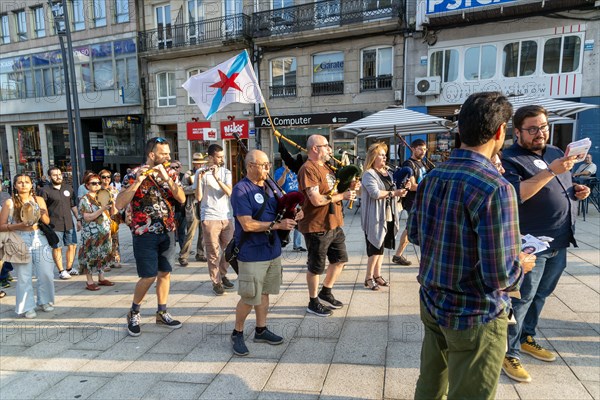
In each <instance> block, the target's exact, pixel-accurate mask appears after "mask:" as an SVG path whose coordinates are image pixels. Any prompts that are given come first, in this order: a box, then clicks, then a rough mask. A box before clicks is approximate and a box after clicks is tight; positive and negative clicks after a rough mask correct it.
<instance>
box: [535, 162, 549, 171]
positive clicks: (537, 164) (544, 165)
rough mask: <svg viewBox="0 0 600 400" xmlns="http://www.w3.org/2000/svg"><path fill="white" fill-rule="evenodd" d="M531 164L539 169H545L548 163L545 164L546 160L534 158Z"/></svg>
mask: <svg viewBox="0 0 600 400" xmlns="http://www.w3.org/2000/svg"><path fill="white" fill-rule="evenodd" d="M533 165H535V166H536V167H538V168H539V169H546V168H548V164H546V162H545V161H544V160H534V161H533Z"/></svg>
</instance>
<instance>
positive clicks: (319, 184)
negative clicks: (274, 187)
mask: <svg viewBox="0 0 600 400" xmlns="http://www.w3.org/2000/svg"><path fill="white" fill-rule="evenodd" d="M306 151H307V152H308V160H306V162H305V163H304V165H302V167H301V168H300V171H298V187H299V188H300V191H302V192H303V193H304V197H305V200H304V206H303V207H302V210H303V211H304V218H303V219H302V220H300V222H299V224H298V229H299V230H300V232H302V234H304V240H305V242H306V247H307V249H308V261H307V267H308V270H307V272H306V283H307V285H308V296H309V303H308V307H307V309H306V311H307V312H309V313H311V314H314V315H317V316H319V317H327V316H330V315H331V314H332V311H331V309H339V308H342V307H343V306H344V305H343V303H342V302H341V301H339V300H337V299H336V298H335V297H334V296H333V293H331V289H332V288H333V285H334V284H335V281H336V280H337V278H338V276H339V275H340V273H341V272H342V269H344V265H345V264H346V263H347V262H348V253H347V252H346V236H345V235H344V231H343V229H342V226H343V225H344V217H343V215H342V200H354V199H355V198H356V192H355V190H358V187H359V185H360V183H359V181H358V180H356V181H355V182H353V183H352V184H351V186H350V190H348V191H346V192H344V193H337V191H336V190H335V181H336V178H335V175H334V174H333V172H332V171H331V169H330V168H328V167H327V166H326V163H327V162H328V161H329V160H331V157H332V154H333V153H332V150H331V146H330V145H329V143H327V138H325V137H324V136H321V135H312V136H310V137H309V138H308V141H307V143H306ZM326 259H328V260H329V266H326V262H327V260H326ZM323 273H325V279H324V280H323V286H322V288H321V290H320V291H319V290H318V289H319V277H320V275H322V274H323ZM321 302H323V303H325V304H324V305H323V304H322V303H321Z"/></svg>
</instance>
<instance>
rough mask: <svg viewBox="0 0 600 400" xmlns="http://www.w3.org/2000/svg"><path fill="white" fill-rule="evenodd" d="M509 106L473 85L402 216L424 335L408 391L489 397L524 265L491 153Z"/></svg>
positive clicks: (509, 194)
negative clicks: (417, 251)
mask: <svg viewBox="0 0 600 400" xmlns="http://www.w3.org/2000/svg"><path fill="white" fill-rule="evenodd" d="M511 115H512V105H511V104H510V103H509V102H508V99H507V98H506V97H504V96H503V95H502V94H501V93H497V92H483V93H475V94H473V95H471V96H469V98H468V99H467V100H466V102H465V103H464V104H463V106H462V108H461V112H460V115H459V122H458V128H459V132H460V140H461V143H462V144H461V147H460V148H459V149H455V150H454V151H453V152H452V154H451V156H450V159H449V160H448V161H447V162H445V163H443V164H441V165H439V166H438V167H437V168H436V169H434V170H432V171H431V172H430V173H429V174H428V175H427V177H426V178H425V179H424V180H423V182H422V183H421V184H420V185H419V188H418V189H417V194H416V198H415V205H414V212H413V213H411V215H410V216H409V220H408V234H409V239H410V241H411V242H412V243H415V244H417V245H419V246H421V263H420V266H419V275H418V281H419V283H420V284H421V289H420V299H421V320H422V322H423V325H424V328H425V336H424V339H423V345H422V349H421V373H420V376H419V380H418V382H417V388H416V393H415V398H416V399H441V398H443V397H444V395H446V394H447V396H448V398H453V399H467V398H486V399H488V398H489V399H493V398H494V396H495V393H496V387H497V384H498V378H499V376H500V369H501V365H502V360H503V358H504V351H505V349H506V336H507V315H508V311H509V307H510V300H509V297H508V294H507V292H508V291H511V290H517V289H518V288H519V285H520V283H521V281H522V279H523V278H522V277H523V271H522V268H521V265H520V262H519V249H520V245H521V238H520V233H519V220H518V213H517V210H518V204H517V197H516V194H515V190H514V188H513V187H512V185H511V184H510V183H508V182H507V181H506V180H505V179H504V178H502V176H501V175H500V173H499V172H498V170H497V169H496V168H495V167H494V165H493V163H492V162H491V161H490V159H491V158H492V157H493V156H494V155H495V154H497V153H498V151H499V150H500V149H501V148H502V145H503V144H504V137H505V134H506V125H507V122H508V121H509V119H510V117H511Z"/></svg>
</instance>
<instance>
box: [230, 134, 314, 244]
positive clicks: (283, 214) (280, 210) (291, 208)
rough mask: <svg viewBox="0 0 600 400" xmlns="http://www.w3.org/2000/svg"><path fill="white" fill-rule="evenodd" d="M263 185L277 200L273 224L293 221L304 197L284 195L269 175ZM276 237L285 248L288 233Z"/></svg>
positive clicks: (279, 230)
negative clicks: (287, 220) (286, 220)
mask: <svg viewBox="0 0 600 400" xmlns="http://www.w3.org/2000/svg"><path fill="white" fill-rule="evenodd" d="M233 135H234V137H235V139H236V141H237V142H238V144H239V146H240V149H241V150H242V152H243V153H244V156H245V155H246V154H247V153H248V148H247V147H246V145H245V144H244V142H242V140H241V139H240V137H239V135H238V134H237V133H234V134H233ZM288 154H289V153H288ZM290 157H291V156H290ZM300 166H302V164H300ZM288 168H290V169H291V167H290V166H288ZM298 169H300V167H298ZM265 184H266V185H267V186H268V187H269V189H271V192H273V195H274V196H275V198H276V199H277V216H276V217H275V222H280V221H281V220H282V219H285V218H289V219H294V218H295V217H296V213H297V212H298V211H299V209H300V207H301V205H302V204H303V203H304V195H303V194H302V193H300V192H290V193H286V192H285V191H284V190H283V189H282V188H281V186H279V184H278V183H277V181H276V180H275V179H273V177H272V176H271V174H267V179H266V180H265ZM277 235H278V236H279V239H280V241H281V247H285V246H287V245H288V243H289V242H290V231H288V230H282V229H278V230H277Z"/></svg>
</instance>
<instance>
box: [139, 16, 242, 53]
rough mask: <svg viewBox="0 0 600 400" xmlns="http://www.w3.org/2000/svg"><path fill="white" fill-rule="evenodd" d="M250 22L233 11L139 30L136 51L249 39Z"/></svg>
mask: <svg viewBox="0 0 600 400" xmlns="http://www.w3.org/2000/svg"><path fill="white" fill-rule="evenodd" d="M250 21H251V20H250V17H249V16H248V15H245V14H236V15H230V16H227V17H222V18H213V19H207V20H203V21H197V22H192V23H188V24H179V25H167V26H164V27H161V28H158V29H151V30H148V31H144V32H139V33H138V39H139V51H140V52H146V51H151V50H163V49H170V48H175V47H184V46H194V45H199V44H203V43H206V44H209V43H215V42H223V41H227V40H240V39H245V38H249V37H250V36H251V31H252V29H251V25H250Z"/></svg>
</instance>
